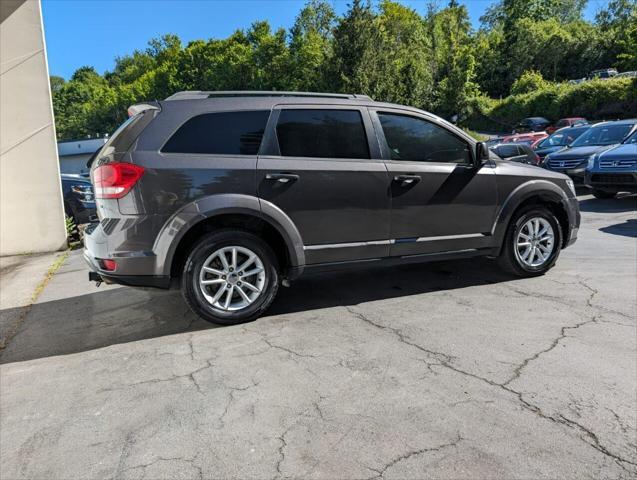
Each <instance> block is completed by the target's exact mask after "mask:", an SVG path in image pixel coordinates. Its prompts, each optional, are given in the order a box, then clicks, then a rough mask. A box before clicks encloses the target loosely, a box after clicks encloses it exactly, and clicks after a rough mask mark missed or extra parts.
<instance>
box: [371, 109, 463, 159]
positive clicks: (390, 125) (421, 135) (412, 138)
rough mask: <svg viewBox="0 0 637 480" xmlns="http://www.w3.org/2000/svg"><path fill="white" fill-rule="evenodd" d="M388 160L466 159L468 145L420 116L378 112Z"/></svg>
mask: <svg viewBox="0 0 637 480" xmlns="http://www.w3.org/2000/svg"><path fill="white" fill-rule="evenodd" d="M378 118H379V120H380V123H381V125H382V127H383V133H384V134H385V140H386V141H387V146H388V147H389V151H390V154H391V159H392V160H407V161H415V162H444V163H470V162H471V153H470V150H469V145H468V144H467V142H465V141H464V140H461V139H460V138H458V137H456V136H455V135H454V134H452V133H451V132H449V131H447V130H446V129H444V128H442V127H439V126H438V125H435V124H433V123H431V122H428V121H426V120H423V119H421V118H416V117H409V116H406V115H398V114H393V113H380V112H379V113H378Z"/></svg>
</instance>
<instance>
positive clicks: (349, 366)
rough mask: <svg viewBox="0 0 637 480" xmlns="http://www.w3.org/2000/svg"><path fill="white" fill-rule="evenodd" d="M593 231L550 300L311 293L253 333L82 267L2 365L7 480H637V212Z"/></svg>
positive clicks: (350, 276)
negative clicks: (91, 275) (100, 279)
mask: <svg viewBox="0 0 637 480" xmlns="http://www.w3.org/2000/svg"><path fill="white" fill-rule="evenodd" d="M581 209H582V215H583V220H582V227H581V230H580V234H579V237H580V238H579V240H578V242H577V243H576V244H575V245H574V246H573V247H571V248H568V249H566V250H564V251H563V252H562V254H561V256H560V259H559V261H558V264H557V266H556V267H555V268H554V269H553V270H551V271H550V272H549V273H548V274H547V275H545V276H543V277H541V278H533V279H516V278H512V277H509V276H507V275H504V274H502V273H501V272H500V271H499V270H498V269H497V267H496V266H495V265H494V263H493V262H492V261H490V260H487V259H478V260H475V259H473V260H463V261H454V262H444V263H431V264H423V265H417V266H407V267H400V268H390V269H370V270H366V271H360V272H350V273H345V274H339V275H336V276H324V277H313V278H305V279H301V280H299V281H298V282H296V283H294V284H293V285H292V286H291V287H290V288H283V289H281V294H280V296H279V297H278V299H277V300H276V302H275V304H274V305H273V307H272V309H271V310H270V311H269V312H268V313H267V314H266V315H265V316H264V317H263V318H261V319H259V320H257V321H255V322H253V323H250V324H245V325H241V326H235V327H219V328H215V327H214V326H213V325H209V324H207V323H205V322H203V321H202V320H200V319H198V318H196V317H195V316H194V315H193V314H191V313H190V312H189V310H188V309H187V307H186V305H185V304H184V303H183V301H182V300H181V297H180V294H179V292H162V291H152V290H136V289H130V288H125V287H114V286H111V287H109V286H104V285H102V286H101V287H100V288H98V289H96V288H95V287H94V286H93V285H92V284H89V283H88V282H87V281H86V275H87V274H86V269H85V267H84V264H83V262H82V259H81V256H80V255H79V254H78V252H73V253H72V254H71V255H70V256H69V258H68V259H67V261H66V263H65V264H64V265H63V266H62V267H61V268H60V270H59V271H58V272H57V273H56V274H55V275H54V276H53V278H51V279H50V281H49V282H48V285H47V286H46V287H45V288H44V290H43V291H42V292H41V293H40V294H39V296H38V297H37V301H36V303H34V304H33V305H31V306H30V307H29V309H28V311H26V314H25V315H24V318H22V319H21V321H20V323H19V325H18V326H17V331H16V332H15V335H13V336H12V338H11V339H10V341H9V342H8V344H7V345H6V346H5V348H4V350H3V351H2V352H0V363H2V365H1V366H0V478H2V479H18V478H20V479H68V478H90V479H102V478H104V479H105V478H117V479H120V478H127V479H128V478H130V479H160V478H162V479H163V478H165V479H176V478H236V479H264V478H314V479H335V478H344V479H345V478H346V479H372V478H386V479H393V478H396V479H406V478H414V479H416V478H418V479H420V478H440V479H462V478H467V479H476V478H502V479H512V478H519V479H536V478H573V479H582V478H623V479H628V478H636V477H637V240H636V239H637V196H623V197H622V198H619V199H616V200H596V199H594V198H593V197H590V196H582V197H581Z"/></svg>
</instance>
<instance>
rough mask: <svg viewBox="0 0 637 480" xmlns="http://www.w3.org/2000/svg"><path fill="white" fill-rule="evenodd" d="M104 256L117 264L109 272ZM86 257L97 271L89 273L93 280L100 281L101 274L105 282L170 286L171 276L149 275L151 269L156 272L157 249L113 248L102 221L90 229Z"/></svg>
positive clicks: (141, 285)
mask: <svg viewBox="0 0 637 480" xmlns="http://www.w3.org/2000/svg"><path fill="white" fill-rule="evenodd" d="M103 259H110V260H114V261H115V262H116V263H117V267H116V269H115V270H114V271H109V270H105V269H104V268H102V264H101V262H100V260H103ZM84 260H85V261H86V263H87V264H88V266H89V269H90V270H91V272H94V274H93V275H89V279H90V280H96V275H97V276H99V279H100V280H101V281H103V282H105V283H116V284H120V285H127V286H131V287H157V288H169V287H170V277H169V276H163V275H148V272H154V271H155V264H156V261H155V260H156V257H155V254H154V253H153V252H144V251H127V252H112V251H110V249H109V244H108V238H107V235H106V234H105V233H104V231H103V230H102V226H101V225H100V224H95V223H93V224H91V225H90V226H89V227H88V228H87V229H86V233H85V236H84ZM91 277H92V278H91Z"/></svg>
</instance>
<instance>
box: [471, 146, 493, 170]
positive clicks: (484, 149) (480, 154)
mask: <svg viewBox="0 0 637 480" xmlns="http://www.w3.org/2000/svg"><path fill="white" fill-rule="evenodd" d="M487 160H489V147H488V146H487V144H486V143H484V142H478V143H476V151H475V154H474V155H473V165H474V166H475V167H476V168H478V167H480V166H482V164H483V163H484V162H486V161H487Z"/></svg>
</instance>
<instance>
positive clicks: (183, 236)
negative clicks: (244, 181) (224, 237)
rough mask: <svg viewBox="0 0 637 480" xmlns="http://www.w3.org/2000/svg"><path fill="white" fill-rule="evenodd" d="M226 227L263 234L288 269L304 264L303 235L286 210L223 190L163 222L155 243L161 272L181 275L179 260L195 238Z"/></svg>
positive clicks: (183, 258) (172, 275) (299, 267)
mask: <svg viewBox="0 0 637 480" xmlns="http://www.w3.org/2000/svg"><path fill="white" fill-rule="evenodd" d="M226 227H233V228H241V229H244V230H247V231H250V232H252V233H256V234H258V235H259V236H261V237H262V238H263V239H264V240H265V241H266V243H268V244H269V245H270V247H271V248H272V249H273V250H274V252H275V254H276V255H277V258H278V259H279V262H280V263H281V266H282V268H284V269H286V270H287V269H294V270H295V271H299V270H300V269H302V268H303V266H304V265H305V255H304V253H303V242H302V239H301V236H300V234H299V232H298V230H297V229H296V227H295V225H294V223H293V222H292V220H291V219H290V218H289V217H288V216H287V215H285V213H284V212H282V211H281V210H280V209H279V208H277V207H276V206H275V205H272V204H270V203H269V202H264V201H263V200H260V199H259V198H257V197H253V196H250V195H242V194H221V195H211V196H208V197H204V198H201V199H199V200H196V201H194V202H192V203H190V204H188V205H186V206H185V207H182V208H181V209H180V210H179V211H178V212H176V213H175V214H174V215H173V216H171V218H170V219H169V220H168V221H167V222H166V223H165V224H164V226H163V227H162V229H161V231H160V233H159V235H158V236H157V238H156V240H155V244H154V246H153V251H154V252H155V254H156V256H157V262H158V263H157V270H158V272H159V273H158V274H159V275H169V276H171V277H175V276H179V275H180V274H181V269H180V264H181V265H183V263H182V262H183V261H184V260H185V257H186V256H187V252H188V250H189V248H190V246H191V245H192V244H193V243H194V242H195V241H196V239H197V238H199V237H200V236H201V235H203V234H205V233H207V232H210V231H213V230H215V229H219V228H226Z"/></svg>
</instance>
